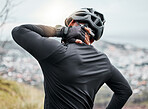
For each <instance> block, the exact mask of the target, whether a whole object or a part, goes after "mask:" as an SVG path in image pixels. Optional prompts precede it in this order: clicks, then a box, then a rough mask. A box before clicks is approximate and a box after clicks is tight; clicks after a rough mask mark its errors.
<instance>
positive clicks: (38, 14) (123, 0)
mask: <svg viewBox="0 0 148 109" xmlns="http://www.w3.org/2000/svg"><path fill="white" fill-rule="evenodd" d="M18 1H20V0H14V2H16V3H17V2H18ZM3 2H4V0H3V1H2V3H3ZM147 4H148V1H147V0H142V1H139V0H130V1H128V0H120V1H118V0H110V1H107V0H98V1H96V0H91V1H88V0H83V1H80V0H70V1H68V0H62V1H60V0H42V1H37V0H31V1H29V0H26V1H23V2H22V3H21V4H19V5H18V6H17V7H16V8H14V9H13V10H12V11H11V13H10V16H9V19H8V22H7V24H6V25H5V26H4V27H3V33H2V35H3V36H7V37H8V39H12V38H11V37H10V35H11V30H12V28H14V27H15V26H17V25H21V24H26V23H27V24H28V23H31V24H44V25H51V26H55V25H57V24H60V25H64V20H65V18H66V17H68V16H69V15H70V14H71V13H72V12H73V11H75V10H77V9H79V8H82V7H92V8H94V9H96V10H97V11H99V12H101V13H103V14H104V16H105V19H106V23H105V31H104V35H103V37H102V38H101V40H106V41H109V42H114V43H123V44H124V43H129V44H132V45H135V46H138V47H143V48H148V44H147V40H148V37H147V36H148V31H147V30H148V26H147V25H148V12H147V10H148V6H147ZM1 5H2V4H1ZM1 5H0V6H1ZM0 39H1V40H3V39H5V38H4V37H3V38H0Z"/></svg>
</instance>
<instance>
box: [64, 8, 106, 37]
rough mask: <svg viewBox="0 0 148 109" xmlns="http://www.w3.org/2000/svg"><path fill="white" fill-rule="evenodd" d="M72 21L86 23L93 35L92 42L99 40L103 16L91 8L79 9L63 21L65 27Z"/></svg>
mask: <svg viewBox="0 0 148 109" xmlns="http://www.w3.org/2000/svg"><path fill="white" fill-rule="evenodd" d="M72 20H74V21H78V22H81V23H87V24H88V26H89V27H90V28H91V29H92V30H93V32H94V33H95V36H94V40H99V39H100V38H101V36H102V34H103V30H104V23H105V19H104V16H103V14H101V13H99V12H98V11H96V10H94V9H93V8H81V9H79V10H78V11H75V12H74V13H72V14H71V15H70V16H69V17H68V18H66V19H65V25H66V26H68V25H69V24H70V22H71V21H72Z"/></svg>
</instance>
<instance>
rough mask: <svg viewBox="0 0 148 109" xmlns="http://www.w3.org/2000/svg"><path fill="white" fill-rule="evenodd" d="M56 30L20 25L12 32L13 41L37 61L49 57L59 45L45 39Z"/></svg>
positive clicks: (48, 27) (51, 35)
mask: <svg viewBox="0 0 148 109" xmlns="http://www.w3.org/2000/svg"><path fill="white" fill-rule="evenodd" d="M55 34H56V28H54V27H50V26H44V25H31V24H26V25H21V26H17V27H15V28H14V29H13V30H12V37H13V39H14V41H15V42H16V43H17V44H19V45H20V46H21V47H22V48H24V49H25V50H26V51H28V52H29V53H30V54H31V55H32V56H34V57H35V58H36V59H37V60H41V59H44V58H46V57H48V56H50V55H51V54H52V53H53V52H54V51H55V50H56V49H58V47H59V46H60V45H61V43H60V42H59V41H57V40H54V39H50V38H47V37H53V36H55Z"/></svg>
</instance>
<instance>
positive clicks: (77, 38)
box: [63, 26, 90, 45]
mask: <svg viewBox="0 0 148 109" xmlns="http://www.w3.org/2000/svg"><path fill="white" fill-rule="evenodd" d="M86 31H87V32H88V33H90V30H89V29H88V28H86V27H83V28H82V27H81V26H72V27H70V28H69V30H68V34H67V35H66V36H65V37H64V38H63V41H64V42H75V43H80V44H82V43H83V42H85V43H86V44H88V45H90V40H89V39H90V36H89V35H88V34H87V32H86Z"/></svg>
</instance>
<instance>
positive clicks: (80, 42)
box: [75, 39, 83, 44]
mask: <svg viewBox="0 0 148 109" xmlns="http://www.w3.org/2000/svg"><path fill="white" fill-rule="evenodd" d="M75 43H77V44H82V43H83V42H82V41H81V40H80V39H76V40H75Z"/></svg>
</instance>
